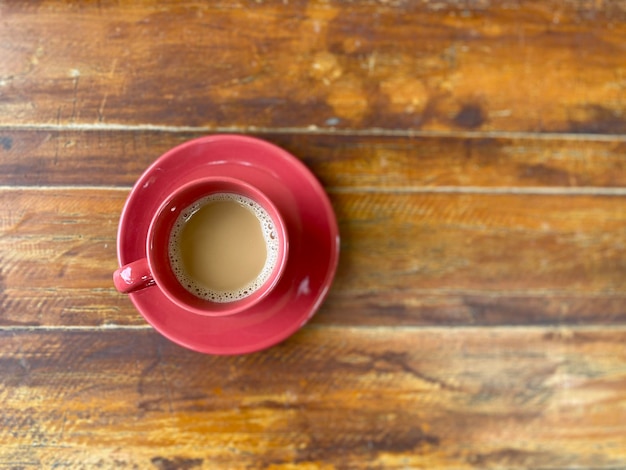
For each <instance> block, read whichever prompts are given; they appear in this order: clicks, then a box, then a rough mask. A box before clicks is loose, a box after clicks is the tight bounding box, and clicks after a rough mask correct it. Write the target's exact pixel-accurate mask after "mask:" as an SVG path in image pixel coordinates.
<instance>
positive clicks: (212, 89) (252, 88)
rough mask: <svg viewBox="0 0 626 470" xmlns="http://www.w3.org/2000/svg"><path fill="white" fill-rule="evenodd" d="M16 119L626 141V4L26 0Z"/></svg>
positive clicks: (3, 112)
mask: <svg viewBox="0 0 626 470" xmlns="http://www.w3.org/2000/svg"><path fill="white" fill-rule="evenodd" d="M1 15H2V19H3V21H2V24H1V25H0V44H1V45H2V46H1V54H0V57H2V59H0V124H11V125H30V124H37V125H40V124H50V125H82V124H89V125H92V124H108V123H115V124H122V125H144V124H150V125H164V126H200V127H206V128H209V129H215V128H220V127H236V128H245V129H248V128H250V127H251V126H257V127H266V128H285V127H289V128H294V127H295V128H300V129H302V128H308V127H309V126H317V127H319V128H331V127H332V128H346V129H364V128H367V129H370V128H384V129H423V130H446V131H450V130H452V131H454V130H491V131H493V130H506V131H531V132H544V131H551V132H552V131H557V132H574V133H580V132H583V133H616V134H619V133H624V132H625V131H626V118H625V117H624V113H623V111H624V109H625V107H626V93H624V90H625V86H626V85H625V83H626V82H625V80H626V66H625V65H624V64H626V47H625V44H626V21H624V20H625V19H626V3H625V2H624V1H623V0H617V1H612V2H590V1H587V0H575V1H571V2H560V1H557V0H550V1H529V2H523V3H517V2H497V3H493V4H491V3H490V4H487V3H484V2H458V1H455V0H444V1H439V2H434V3H433V2H356V3H354V2H322V1H319V2H318V1H314V2H310V1H306V0H294V1H290V2H289V4H288V5H285V4H284V2H283V1H282V0H275V1H267V2H248V1H243V0H241V1H235V0H233V1H222V2H218V3H204V2H203V3H199V2H184V3H180V2H177V1H173V0H170V1H161V2H158V3H154V2H148V1H147V2H87V3H80V4H78V3H75V2H44V3H31V2H26V3H24V2H11V3H7V4H4V5H2V11H1Z"/></svg>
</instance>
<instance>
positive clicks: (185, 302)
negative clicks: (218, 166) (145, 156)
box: [146, 176, 289, 317]
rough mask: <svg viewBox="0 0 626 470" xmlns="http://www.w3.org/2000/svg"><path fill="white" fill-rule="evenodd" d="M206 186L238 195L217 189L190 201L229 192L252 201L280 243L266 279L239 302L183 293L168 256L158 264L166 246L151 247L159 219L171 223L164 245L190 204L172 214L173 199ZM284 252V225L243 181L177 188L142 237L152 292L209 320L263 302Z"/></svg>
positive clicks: (211, 180) (209, 180)
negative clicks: (227, 188) (269, 221)
mask: <svg viewBox="0 0 626 470" xmlns="http://www.w3.org/2000/svg"><path fill="white" fill-rule="evenodd" d="M210 184H220V185H224V186H228V185H230V186H233V187H237V188H239V189H240V191H234V190H231V191H225V190H219V189H218V190H215V191H206V192H203V195H202V196H200V197H197V198H194V200H199V199H201V198H203V197H206V196H208V195H210V194H215V193H220V192H230V193H234V194H240V195H242V196H245V197H249V198H250V199H253V200H254V201H255V202H257V203H258V204H259V205H261V207H263V208H264V209H265V211H266V212H267V213H268V214H269V215H270V217H271V218H272V220H273V222H274V225H275V227H276V230H277V232H278V239H279V242H280V243H279V250H278V255H277V261H276V265H275V266H274V268H273V269H272V272H271V274H270V276H269V278H268V279H267V280H266V281H265V282H264V283H263V284H262V285H261V286H260V287H259V288H258V289H256V290H255V291H254V292H253V293H251V294H250V295H248V296H246V297H244V298H242V299H238V300H234V301H232V302H215V301H211V300H206V299H201V298H200V297H198V296H196V295H194V294H192V293H191V292H189V291H188V290H186V289H185V288H184V287H183V286H182V285H181V284H180V282H179V281H178V279H177V278H176V276H175V274H174V273H173V270H172V268H171V264H170V263H169V255H168V254H167V253H166V256H165V258H166V260H167V261H166V262H163V260H162V258H163V251H164V250H165V251H166V252H167V251H169V250H168V247H167V245H166V246H165V247H161V248H158V247H156V246H155V244H156V243H155V237H157V236H159V233H157V232H158V231H157V227H160V225H159V224H161V223H162V218H163V217H165V215H167V216H168V217H167V219H168V220H169V221H171V222H172V223H171V224H168V223H167V222H165V223H166V227H167V234H166V235H165V236H166V237H167V241H168V242H169V237H170V232H171V229H172V225H173V221H175V219H176V218H177V217H178V214H179V212H180V210H182V209H184V208H186V207H188V206H189V204H192V203H189V204H186V205H184V207H180V208H176V207H174V209H176V210H175V211H173V210H172V208H171V207H170V205H171V204H172V202H173V201H174V200H175V199H176V197H177V196H181V195H182V194H183V193H185V192H187V191H190V190H191V189H193V188H195V187H198V186H205V185H210ZM161 236H162V234H161ZM159 245H160V244H159ZM288 249H289V242H288V234H287V228H286V224H285V221H284V219H283V217H282V215H281V213H280V211H279V210H278V208H277V207H276V205H275V204H274V203H273V202H272V201H271V200H270V199H269V198H268V197H267V196H266V195H265V194H264V193H263V192H262V191H260V190H259V189H258V188H256V187H255V186H253V185H251V184H250V183H248V182H246V181H243V180H240V179H237V178H233V177H221V176H207V177H203V178H198V179H195V180H193V181H190V182H187V183H185V184H183V185H181V186H180V187H178V188H175V189H174V190H173V191H172V192H171V193H170V194H168V195H167V197H166V198H165V199H164V201H163V202H162V203H161V204H160V206H159V208H158V209H157V211H156V212H155V213H154V215H153V217H152V219H151V221H150V225H149V228H148V234H147V237H146V258H147V260H148V266H149V268H150V272H151V273H152V277H153V279H154V281H155V284H156V285H155V286H154V287H153V288H157V289H159V290H160V291H161V292H162V293H163V294H164V295H165V296H166V297H167V298H168V299H169V300H170V301H171V302H173V303H174V304H176V305H177V306H179V307H180V308H182V309H185V310H187V311H190V312H192V313H195V314H198V315H204V316H211V317H222V316H228V315H234V314H237V313H241V312H244V311H245V310H247V309H249V308H251V307H253V306H254V305H256V304H257V303H259V302H260V301H261V300H263V299H264V298H265V297H266V296H267V295H268V294H269V293H270V292H271V291H272V289H273V288H274V287H275V286H276V285H277V284H278V282H279V281H280V279H281V278H282V275H283V273H284V271H285V268H286V265H287V257H288ZM158 254H160V257H157V255H158ZM163 264H166V266H163ZM172 282H175V283H176V284H177V286H178V287H180V289H176V292H175V291H174V290H172V289H170V288H169V287H168V286H169V285H170V284H172ZM183 291H184V293H183V297H184V298H181V296H180V295H178V293H182V292H183ZM177 292H178V293H177ZM211 307H213V308H211Z"/></svg>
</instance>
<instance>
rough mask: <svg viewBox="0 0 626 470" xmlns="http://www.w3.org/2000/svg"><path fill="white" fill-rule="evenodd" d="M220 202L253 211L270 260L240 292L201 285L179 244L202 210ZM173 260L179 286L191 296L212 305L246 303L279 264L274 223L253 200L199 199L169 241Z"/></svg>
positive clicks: (220, 196)
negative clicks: (188, 269) (186, 264)
mask: <svg viewBox="0 0 626 470" xmlns="http://www.w3.org/2000/svg"><path fill="white" fill-rule="evenodd" d="M218 201H229V202H236V203H238V204H239V205H240V206H242V207H244V208H246V209H247V210H249V211H251V212H252V213H253V214H254V215H255V216H256V218H257V221H258V222H259V225H260V228H261V232H262V234H263V238H264V240H265V248H266V252H267V253H266V259H265V264H264V266H263V268H262V269H261V271H260V273H259V274H258V276H257V277H256V278H255V279H254V280H253V281H252V282H250V283H248V284H246V285H245V286H243V287H242V288H240V289H237V290H232V291H230V290H212V289H208V288H207V287H206V286H204V285H202V284H201V283H199V282H197V281H196V280H195V279H194V278H192V277H191V276H189V275H188V274H187V273H186V272H185V268H184V266H183V261H182V259H183V257H182V256H181V253H180V244H179V240H180V237H181V234H182V231H183V228H184V227H185V224H186V223H187V222H188V221H189V220H190V219H191V218H192V217H193V215H194V214H195V213H196V212H198V211H199V210H200V209H201V208H203V207H205V206H206V205H208V204H211V203H213V202H218ZM168 248H169V258H170V266H171V268H172V270H173V272H174V275H175V276H176V278H177V279H178V282H179V283H180V284H181V285H182V286H183V287H184V288H185V289H186V290H187V291H188V292H190V293H192V294H193V295H195V296H196V297H200V298H201V299H204V300H209V301H212V302H218V303H226V302H234V301H237V300H241V299H244V298H246V297H248V296H250V295H251V294H253V293H254V292H255V291H256V290H258V289H259V288H260V287H261V286H262V285H263V284H265V282H266V281H267V280H268V279H269V277H270V275H271V274H272V271H273V270H274V267H275V266H276V262H277V261H278V252H279V240H278V236H277V231H276V228H275V226H274V221H273V220H272V218H271V217H270V215H269V214H268V213H267V211H266V210H265V209H264V208H263V207H261V206H260V205H259V204H258V203H257V202H255V201H253V200H252V199H250V198H248V197H246V196H242V195H240V194H234V193H215V194H211V195H209V196H206V197H204V198H202V199H199V200H198V201H196V202H195V203H193V204H192V205H190V206H188V207H186V208H185V209H184V210H183V211H181V213H180V215H179V216H178V218H177V219H176V221H175V222H174V227H173V228H172V230H171V233H170V238H169V247H168Z"/></svg>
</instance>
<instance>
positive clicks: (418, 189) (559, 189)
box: [0, 185, 626, 197]
mask: <svg viewBox="0 0 626 470" xmlns="http://www.w3.org/2000/svg"><path fill="white" fill-rule="evenodd" d="M131 189H132V187H131V186H97V185H94V186H90V185H47V186H37V185H33V186H28V185H15V186H13V185H0V191H7V192H8V191H32V190H37V191H121V192H129V191H130V190H131ZM326 191H327V192H328V193H331V194H332V193H337V194H360V193H366V194H367V193H377V194H484V195H536V196H613V197H623V196H626V187H612V188H606V187H599V186H585V187H569V186H554V187H540V186H529V187H523V186H518V187H486V186H381V187H378V186H354V187H349V188H347V187H328V188H326Z"/></svg>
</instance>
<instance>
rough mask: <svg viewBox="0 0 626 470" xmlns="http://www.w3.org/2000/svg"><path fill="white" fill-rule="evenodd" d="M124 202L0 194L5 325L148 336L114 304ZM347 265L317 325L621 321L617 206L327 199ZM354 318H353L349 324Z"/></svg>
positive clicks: (622, 272)
mask: <svg viewBox="0 0 626 470" xmlns="http://www.w3.org/2000/svg"><path fill="white" fill-rule="evenodd" d="M126 196H127V191H126V190H124V189H122V190H117V189H105V188H93V189H89V188H71V187H69V188H66V187H64V188H59V189H55V188H48V189H44V190H42V189H38V188H33V189H30V188H21V189H10V188H5V189H3V190H2V191H1V192H0V281H1V282H0V286H1V289H0V323H2V324H4V325H59V326H60V325H107V324H143V321H142V320H141V317H139V315H138V314H137V313H136V312H135V310H134V309H133V308H132V306H131V304H130V302H129V301H128V299H125V298H124V297H123V296H121V295H118V294H116V293H115V292H114V290H113V286H112V284H111V273H112V272H113V271H114V270H115V269H116V267H117V262H116V254H115V253H116V252H115V243H116V239H115V238H116V230H117V222H118V218H119V214H120V212H121V208H122V205H123V203H124V200H125V198H126ZM331 198H332V201H333V204H334V206H335V210H336V212H337V215H338V218H339V225H340V232H341V236H342V246H341V249H342V253H341V259H340V264H339V269H338V274H337V278H336V280H335V283H334V286H333V289H332V290H331V294H330V297H329V299H328V300H327V302H326V304H325V305H324V307H323V308H322V311H321V312H320V314H319V315H318V316H317V317H316V319H315V321H316V322H321V323H327V324H343V325H366V324H369V325H401V324H405V325H456V326H460V325H511V324H512V325H517V324H577V323H594V324H611V323H615V322H624V321H625V320H626V311H625V310H624V305H625V303H624V301H625V300H626V292H625V291H624V285H623V280H624V279H625V278H626V263H625V262H624V259H626V258H625V257H624V244H623V234H624V233H625V229H626V211H625V210H624V204H626V199H625V198H624V196H603V197H600V196H584V195H580V196H577V197H571V196H562V195H518V194H439V193H410V192H409V193H399V194H398V193H378V192H376V193H368V192H342V191H337V192H333V193H331ZM346 309H349V311H350V315H346V313H345V312H346V311H347V310H346Z"/></svg>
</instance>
